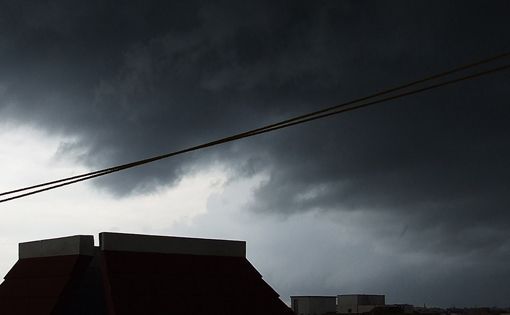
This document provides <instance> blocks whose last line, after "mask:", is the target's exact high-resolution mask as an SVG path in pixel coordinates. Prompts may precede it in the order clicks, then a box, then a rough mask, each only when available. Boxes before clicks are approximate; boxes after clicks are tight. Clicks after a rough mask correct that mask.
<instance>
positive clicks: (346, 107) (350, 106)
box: [0, 53, 510, 203]
mask: <svg viewBox="0 0 510 315" xmlns="http://www.w3.org/2000/svg"><path fill="white" fill-rule="evenodd" d="M509 56H510V53H504V54H500V55H496V56H493V57H490V58H487V59H484V60H481V61H477V62H473V63H470V64H467V65H464V66H460V67H457V68H454V69H452V70H448V71H444V72H441V73H438V74H435V75H432V76H429V77H426V78H424V79H420V80H416V81H413V82H410V83H407V84H403V85H400V86H397V87H394V88H391V89H387V90H383V91H381V92H378V93H375V94H372V95H370V96H367V97H363V98H358V99H356V100H353V101H349V102H345V103H342V104H339V105H335V106H331V107H328V108H324V109H321V110H318V111H314V112H311V113H307V114H304V115H300V116H297V117H293V118H290V119H286V120H283V121H280V122H277V123H274V124H270V125H266V126H263V127H260V128H256V129H252V130H249V131H246V132H243V133H239V134H236V135H233V136H229V137H225V138H221V139H218V140H215V141H211V142H207V143H204V144H200V145H197V146H193V147H190V148H187V149H183V150H179V151H174V152H171V153H167V154H163V155H159V156H155V157H151V158H147V159H143V160H139V161H135V162H132V163H127V164H122V165H118V166H114V167H110V168H106V169H102V170H98V171H93V172H89V173H85V174H81V175H76V176H71V177H67V178H63V179H59V180H55V181H50V182H46V183H42V184H38V185H33V186H29V187H24V188H20V189H15V190H11V191H7V192H3V193H0V196H5V195H9V194H14V193H17V192H22V191H27V190H32V189H35V188H41V187H45V186H49V187H45V188H41V189H38V190H33V191H30V192H28V193H24V194H19V195H16V196H13V197H9V198H5V199H2V200H0V203H1V202H7V201H11V200H14V199H19V198H22V197H26V196H29V195H33V194H36V193H40V192H44V191H48V190H52V189H56V188H59V187H62V186H67V185H70V184H74V183H77V182H81V181H85V180H88V179H92V178H95V177H99V176H103V175H107V174H110V173H114V172H118V171H121V170H125V169H128V168H133V167H136V166H139V165H143V164H147V163H151V162H154V161H158V160H161V159H165V158H169V157H172V156H175V155H179V154H183V153H187V152H191V151H196V150H199V149H203V148H207V147H211V146H215V145H219V144H223V143H227V142H231V141H235V140H239V139H242V138H246V137H251V136H255V135H259V134H262V133H267V132H271V131H275V130H278V129H282V128H287V127H290V126H294V125H297V124H301V123H305V122H309V121H313V120H316V119H320V118H325V117H328V116H332V115H336V114H340V113H343V112H346V111H351V110H354V109H358V108H362V107H366V106H370V105H374V104H378V103H382V102H386V101H389V100H393V99H396V98H400V97H404V96H408V95H412V94H416V93H420V92H424V91H427V90H431V89H434V88H438V87H441V86H445V85H450V84H453V83H457V82H460V81H465V80H469V79H473V78H476V77H480V76H483V75H487V74H490V73H494V72H498V71H502V70H506V69H508V68H510V65H504V66H500V67H496V68H491V69H488V70H484V71H481V72H477V73H474V74H470V75H466V76H463V77H459V78H456V79H451V80H448V81H444V82H440V83H437V84H433V85H429V86H426V87H423V88H418V89H414V90H411V91H407V92H404V93H400V94H395V95H392V96H389V97H385V98H382V99H378V100H375V101H370V102H367V103H362V102H363V101H367V100H369V99H373V98H376V97H379V96H383V95H386V94H390V93H392V92H395V91H399V90H405V89H406V88H409V87H412V86H415V85H419V84H421V83H425V82H428V81H432V80H435V79H438V78H441V77H445V76H448V75H450V74H453V73H456V72H460V71H463V70H467V69H470V68H473V67H476V66H479V65H482V64H486V63H489V62H492V61H495V60H497V59H502V58H505V57H509ZM360 102H361V104H357V103H360ZM55 184H56V185H55ZM50 185H52V186H50Z"/></svg>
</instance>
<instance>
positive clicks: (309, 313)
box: [290, 296, 336, 315]
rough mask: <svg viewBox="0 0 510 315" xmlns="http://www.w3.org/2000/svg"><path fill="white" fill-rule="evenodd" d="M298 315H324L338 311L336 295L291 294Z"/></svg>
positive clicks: (294, 309)
mask: <svg viewBox="0 0 510 315" xmlns="http://www.w3.org/2000/svg"><path fill="white" fill-rule="evenodd" d="M290 302H291V307H292V310H293V311H294V313H295V314H296V315H323V314H327V313H335V312H336V296H291V297H290Z"/></svg>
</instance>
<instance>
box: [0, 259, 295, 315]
mask: <svg viewBox="0 0 510 315" xmlns="http://www.w3.org/2000/svg"><path fill="white" fill-rule="evenodd" d="M96 278H97V281H95V280H94V279H96ZM99 296H100V297H99ZM0 314H2V315H4V314H6V315H10V314H13V315H18V314H19V315H32V314H33V315H35V314H37V315H45V314H72V315H79V314H90V315H92V314H94V315H98V314H111V315H130V314H137V315H139V314H178V315H186V314H190V315H191V314H194V315H197V314H208V315H209V314H211V315H213V314H221V315H230V314H236V315H240V314H243V315H250V314H265V315H284V314H293V313H292V311H291V310H290V309H289V308H288V307H287V306H286V305H285V304H284V303H283V302H282V301H281V300H280V299H279V297H278V294H277V293H276V292H275V291H274V290H273V289H272V288H271V287H270V286H269V285H268V284H267V283H266V282H265V281H264V280H263V279H262V276H261V275H260V274H259V273H258V272H257V270H256V269H255V268H254V267H253V266H252V265H251V264H250V262H249V261H248V260H247V259H246V258H244V257H229V256H207V255H187V254H160V253H140V252H122V251H99V250H98V251H97V255H96V257H93V256H82V255H74V256H53V257H41V258H26V259H20V260H19V261H18V262H17V263H16V264H15V265H14V267H13V268H12V269H11V271H9V273H8V274H7V275H6V276H5V281H4V282H3V283H2V284H1V285H0Z"/></svg>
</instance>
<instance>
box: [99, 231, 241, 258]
mask: <svg viewBox="0 0 510 315" xmlns="http://www.w3.org/2000/svg"><path fill="white" fill-rule="evenodd" d="M99 246H100V248H101V250H104V251H128V252H145V253H163V254H188V255H208V256H233V257H246V242H244V241H230V240H216V239H203V238H186V237H173V236H156V235H141V234H124V233H109V232H103V233H100V234H99Z"/></svg>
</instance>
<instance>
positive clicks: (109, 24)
mask: <svg viewBox="0 0 510 315" xmlns="http://www.w3.org/2000/svg"><path fill="white" fill-rule="evenodd" d="M509 9H510V7H509V4H508V2H504V1H493V2H490V3H484V2H482V1H480V2H465V1H463V2H453V1H442V2H434V3H431V2H424V1H421V2H416V1H415V2H393V3H391V5H390V4H388V3H384V4H382V3H375V2H372V3H367V2H363V3H359V2H354V1H349V2H347V1H343V2H338V1H337V2H323V1H319V2H314V3H313V4H312V3H310V2H299V1H284V2H277V3H274V2H272V1H268V2H260V1H257V2H249V3H247V2H244V1H243V2H242V3H241V2H236V1H234V2H228V3H227V2H225V3H222V5H220V4H214V5H213V4H210V3H205V2H192V1H186V2H175V3H169V2H161V3H156V2H153V3H151V4H148V3H144V4H141V3H128V2H126V3H124V4H121V5H113V4H111V3H107V2H104V1H97V2H89V1H87V2H70V1H62V2H51V3H41V2H39V1H33V2H24V3H23V4H20V3H19V2H16V1H12V2H8V1H4V2H2V5H1V8H0V12H1V13H0V29H1V36H0V68H1V69H2V71H1V73H0V93H1V95H2V100H1V104H0V106H1V107H0V114H1V115H2V117H5V119H12V120H16V121H20V122H25V123H31V124H37V125H39V126H41V127H42V128H45V129H47V130H50V131H52V132H55V133H64V134H70V135H73V136H75V137H76V139H77V140H76V142H73V143H66V144H63V145H62V150H61V151H62V152H64V153H67V154H73V153H76V152H81V153H80V154H79V155H78V158H79V159H80V160H81V161H83V162H85V163H87V164H88V165H90V166H91V167H93V168H99V167H104V166H110V165H114V164H117V163H123V162H128V161H131V160H134V159H139V158H144V157H147V156H150V155H153V154H158V153H163V152H166V151H169V150H172V149H177V148H183V147H186V146H189V145H192V144H197V143H200V142H203V141H205V140H211V139H214V138H215V137H219V136H225V135H228V134H230V133H232V132H237V131H241V130H244V129H247V128H252V127H257V126H258V125H260V124H262V123H265V122H272V121H275V120H277V119H278V118H283V117H287V116H288V115H292V114H297V113H302V112H306V111H308V110H311V109H316V108H319V107H321V106H323V105H331V104H335V103H338V102H340V101H344V100H348V99H351V98H354V97H357V96H364V95H365V94H368V93H372V92H374V91H375V90H377V89H379V88H383V87H388V86H392V85H395V84H398V83H401V82H406V81H408V80H412V79H416V78H419V77H421V76H423V75H426V74H431V73H434V72H436V71H440V70H443V69H445V68H448V67H451V66H453V65H457V64H463V63H467V62H469V61H472V60H475V59H477V58H483V57H485V56H489V55H491V54H495V53H499V52H502V51H504V50H505V48H508V44H507V42H508V35H509V30H510V23H509V20H508V18H507V12H509ZM508 77H509V76H508V74H507V73H504V74H498V75H494V76H492V77H491V78H483V79H480V80H477V81H473V82H467V83H462V84H461V85H459V86H455V87H448V88H445V89H443V90H441V91H432V92H428V93H426V94H424V95H419V96H413V97H410V98H407V99H403V100H399V101H395V102H392V103H391V104H384V105H379V106H376V107H373V108H368V109H364V110H361V111H358V112H354V113H349V114H346V115H344V116H342V117H337V118H330V119H327V120H324V121H320V122H316V123H313V124H311V125H308V126H302V127H297V128H294V129H292V130H287V131H282V132H279V133H277V134H274V135H266V136H262V137H260V138H257V139H251V140H246V141H243V142H240V143H237V144H233V145H228V146H224V147H221V148H218V149H212V150H208V151H207V152H206V151H204V152H201V153H196V154H190V155H187V156H184V157H181V158H177V159H174V160H172V161H167V162H162V163H158V164H155V165H152V166H147V167H144V168H140V169H139V170H133V171H129V172H126V173H125V174H118V175H114V176H111V177H109V178H105V179H103V180H101V181H98V183H99V184H100V185H102V186H103V187H108V188H109V189H111V191H113V192H115V193H117V194H120V195H122V194H127V193H130V192H133V191H136V190H142V191H143V190H146V189H153V188H155V187H158V186H159V185H166V184H171V183H173V182H174V181H175V180H178V179H179V178H180V176H182V175H183V174H185V173H187V172H190V171H193V170H194V169H196V168H200V165H204V164H207V163H209V162H211V161H220V162H221V163H224V164H227V165H228V166H230V168H231V169H232V170H233V172H234V174H235V175H234V176H249V175H250V174H254V173H257V172H267V173H268V174H269V177H268V180H267V181H266V182H265V183H264V184H263V185H261V187H259V189H258V190H257V191H256V192H255V197H256V198H255V200H256V202H255V203H254V204H253V205H252V208H253V209H252V210H254V211H259V212H264V213H279V214H284V215H290V214H294V213H299V212H305V211H309V210H311V209H315V210H319V211H365V212H367V213H368V214H367V215H369V214H370V213H384V214H387V215H388V216H389V217H390V218H392V219H393V220H394V221H393V222H386V224H388V225H390V226H391V227H393V226H394V227H395V229H396V230H398V232H396V233H397V234H399V235H401V238H402V239H404V241H405V242H404V243H405V244H407V245H405V246H408V247H407V250H418V249H417V248H419V250H424V251H426V252H429V253H439V254H444V255H453V254H452V253H473V255H472V256H470V257H471V258H470V259H473V260H482V259H484V258H485V259H487V258H488V259H503V258H504V259H506V260H508V258H509V255H510V245H509V241H508V239H509V234H508V232H507V231H508V230H509V228H510V212H509V211H508V209H509V206H510V197H509V196H510V192H509V185H508V179H509V178H510V176H509V175H510V168H509V167H508V161H509V160H510V150H509V149H508V139H509V136H510V128H509V127H508V121H509V118H510V109H509V107H508V83H507V82H508ZM83 150H85V151H83ZM372 228H373V229H376V230H377V229H379V228H380V227H378V226H372ZM402 231H404V232H402ZM381 233H383V232H381ZM383 234H384V235H381V237H383V238H384V237H387V233H386V234H385V233H383ZM403 246H404V245H403ZM498 270H499V272H500V276H501V277H504V278H505V279H510V274H509V273H508V271H505V270H503V269H501V268H500V269H498Z"/></svg>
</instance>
